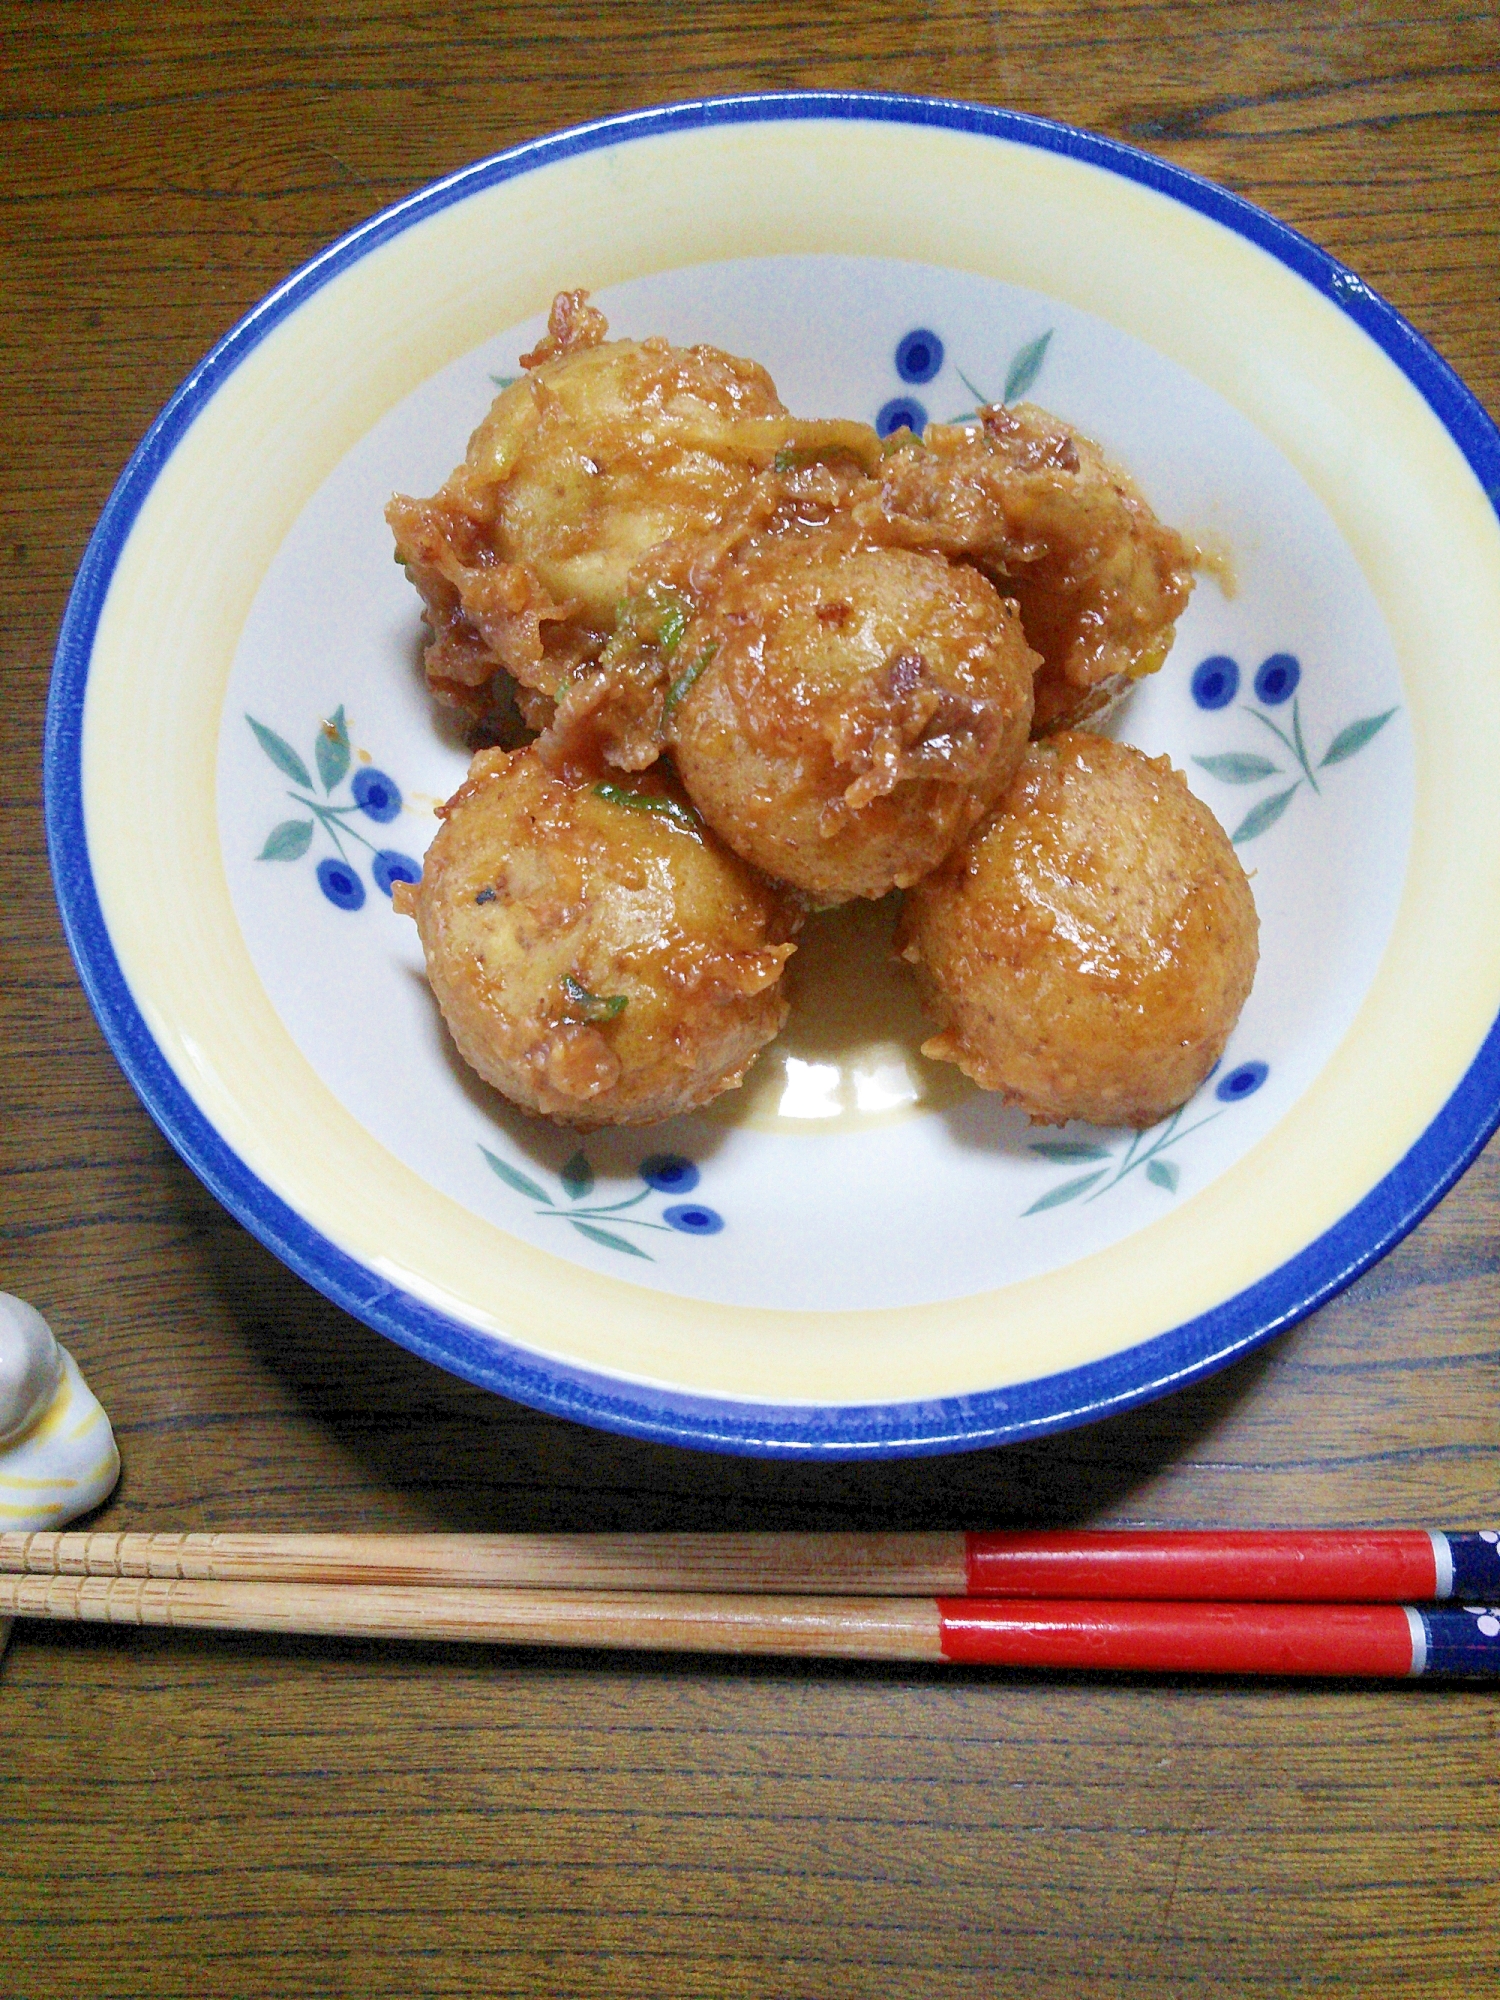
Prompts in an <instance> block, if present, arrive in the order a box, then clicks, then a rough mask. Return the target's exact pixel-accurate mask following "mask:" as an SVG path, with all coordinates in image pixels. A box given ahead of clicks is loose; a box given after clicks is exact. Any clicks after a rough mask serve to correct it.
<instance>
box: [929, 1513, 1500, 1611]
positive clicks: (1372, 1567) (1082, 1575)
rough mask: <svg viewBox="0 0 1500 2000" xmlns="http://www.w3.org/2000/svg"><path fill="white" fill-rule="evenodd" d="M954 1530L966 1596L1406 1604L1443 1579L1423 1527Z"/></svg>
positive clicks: (1435, 1544)
mask: <svg viewBox="0 0 1500 2000" xmlns="http://www.w3.org/2000/svg"><path fill="white" fill-rule="evenodd" d="M1462 1539H1463V1540H1464V1541H1466V1542H1467V1541H1469V1540H1471V1539H1473V1540H1478V1539H1479V1538H1478V1537H1469V1536H1465V1537H1463V1538H1462ZM964 1540H965V1545H966V1554H967V1568H968V1582H967V1589H968V1594H969V1596H970V1597H1073V1598H1081V1597H1128V1598H1171V1599H1174V1600H1178V1601H1181V1600H1183V1599H1187V1598H1204V1599H1209V1600H1212V1601H1216V1602H1220V1603H1228V1602H1232V1601H1242V1602H1248V1601H1250V1600H1254V1599H1262V1598H1263V1599H1268V1600H1272V1601H1281V1602H1293V1603H1296V1602H1300V1603H1318V1602H1321V1603H1328V1604H1355V1603H1360V1602H1366V1603H1388V1604H1406V1603H1411V1602H1413V1601H1416V1602H1424V1601H1426V1600H1429V1599H1431V1598H1434V1597H1446V1596H1447V1595H1448V1594H1449V1592H1450V1591H1451V1590H1452V1588H1453V1563H1452V1561H1451V1559H1450V1558H1449V1557H1448V1543H1449V1537H1447V1536H1445V1535H1432V1534H1429V1533H1428V1532H1427V1531H1426V1529H1422V1528H1385V1529H1382V1528H1362V1529H1348V1530H1345V1529H1318V1530H1307V1529H1303V1530H1300V1531H1298V1530H1280V1529H1238V1530H1228V1529H1214V1530H1196V1529H1180V1530H1176V1531H1168V1532H1152V1531H1147V1530H1141V1531H1136V1530H1133V1529H1110V1528H1104V1529H1094V1530H1083V1531H1078V1530H1061V1529H1056V1530H1054V1529H1039V1530H1036V1531H1033V1532H1031V1533H1025V1534H1003V1533H977V1534H969V1535H966V1536H965V1538H964ZM1485 1552H1486V1553H1488V1550H1486V1551H1485ZM1445 1572H1446V1573H1445Z"/></svg>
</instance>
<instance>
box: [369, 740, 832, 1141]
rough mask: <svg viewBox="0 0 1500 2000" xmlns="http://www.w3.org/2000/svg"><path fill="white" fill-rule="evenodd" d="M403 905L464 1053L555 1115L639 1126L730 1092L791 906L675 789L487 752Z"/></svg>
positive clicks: (531, 1107)
mask: <svg viewBox="0 0 1500 2000" xmlns="http://www.w3.org/2000/svg"><path fill="white" fill-rule="evenodd" d="M442 817H443V820H444V825H443V827H442V829H441V830H440V832H439V833H438V836H437V838H436V840H434V842H433V844H432V846H431V848H430V849H429V850H428V854H427V859H426V862H425V864H424V866H423V870H422V880H421V882H420V883H419V884H416V885H415V886H413V885H406V884H403V885H400V887H399V889H398V894H397V898H396V907H397V908H398V910H400V911H402V912H403V913H404V914H408V915H411V916H414V917H415V918H416V920H417V928H418V930H419V932H420V933H421V938H422V949H423V951H424V952H425V954H426V958H427V977H428V979H429V981H430V983H431V985H432V989H433V992H434V993H435V994H436V996H437V1000H438V1004H439V1006H440V1007H441V1008H442V1012H443V1018H444V1019H445V1020H446V1021H447V1023H448V1027H449V1029H450V1031H451V1032H452V1035H453V1039H454V1041H455V1042H456V1043H457V1045H458V1049H459V1053H460V1054H461V1055H462V1056H463V1058H464V1060H465V1061H466V1062H468V1063H469V1064H471V1065H472V1067H473V1068H474V1069H476V1070H478V1072H479V1074H480V1075H481V1076H482V1077H484V1078H485V1079H486V1081H487V1082H489V1083H492V1084H493V1085H494V1086H495V1087H496V1089H497V1090H500V1091H503V1092H504V1094H505V1095H506V1096H507V1097H509V1098H510V1099H511V1100H512V1101H513V1102H514V1103H516V1104H519V1105H521V1106H522V1107H523V1108H524V1109H526V1110H528V1111H539V1112H542V1113H544V1114H545V1115H546V1116H548V1117H550V1118H555V1119H557V1120H559V1121H560V1122H561V1123H563V1124H566V1125H576V1126H579V1127H582V1128H585V1129H588V1128H592V1127H594V1126H597V1125H632V1124H641V1123H645V1122H647V1121H650V1120H655V1119H659V1118H670V1117H673V1116H675V1115H676V1114H677V1113H678V1112H681V1111H689V1110H692V1109H694V1108H695V1107H696V1106H698V1105H700V1104H706V1103H707V1102H708V1101H709V1099H710V1098H713V1097H717V1096H718V1095H719V1093H720V1092H721V1091H725V1090H729V1089H732V1088H733V1086H734V1085H735V1084H737V1083H738V1082H739V1081H740V1079H741V1077H742V1076H743V1075H744V1073H745V1070H746V1069H747V1068H748V1066H749V1064H750V1061H751V1059H752V1058H753V1056H754V1055H755V1053H756V1051H757V1050H758V1049H760V1048H761V1047H762V1046H763V1044H764V1043H766V1042H768V1041H769V1040H770V1039H771V1037H772V1036H773V1035H774V1034H775V1033H776V1032H777V1030H778V1029H779V1028H780V1026H781V1024H782V1021H783V1020H784V1018H785V1015H786V1002H785V1000H784V998H783V996H782V993H781V990H780V984H779V982H780V978H781V973H782V968H783V966H784V965H785V963H786V961H787V959H788V958H789V957H790V955H791V953H792V950H793V946H792V944H791V943H790V938H791V934H792V932H793V931H794V929H795V928H796V924H797V921H798V916H797V911H796V909H795V907H794V905H793V904H792V903H791V902H790V901H789V900H788V899H786V898H785V897H783V896H782V895H780V894H779V893H778V892H777V891H776V890H775V889H774V888H772V887H771V886H770V885H768V884H766V883H763V882H762V881H760V880H759V879H758V878H757V877H756V876H755V875H754V874H753V873H752V872H751V871H750V870H749V869H747V868H746V867H745V866H744V865H743V863H741V862H739V861H737V860H736V859H735V857H734V856H733V855H732V854H726V853H725V852H724V851H723V850H722V849H721V848H720V847H719V846H718V845H717V843H716V842H715V841H714V840H713V839H712V838H711V836H709V835H707V834H706V833H705V832H704V830H703V828H702V825H701V824H700V822H699V821H698V819H697V816H696V814H694V813H693V812H692V810H691V808H690V807H689V806H688V805H687V804H686V803H685V802H684V800H683V799H682V797H681V795H680V793H676V792H675V791H674V790H672V789H669V787H668V784H667V782H666V780H665V778H664V777H662V776H659V775H654V776H653V780H652V783H651V785H650V787H649V788H648V787H646V786H645V785H639V786H636V787H634V788H630V789H627V788H625V787H623V786H622V787H615V786H613V785H609V784H603V785H570V784H566V783H563V782H562V781H560V780H558V779H556V778H553V777H551V776H549V774H548V773H547V772H546V771H545V770H544V769H543V767H542V765H541V763H540V761H539V759H538V757H537V754H536V752H535V750H534V749H526V750H518V751H512V752H506V751H503V750H485V751H481V752H480V753H479V755H478V756H477V757H476V758H475V759H474V762H473V764H472V766H471V767H470V771H469V776H468V779H467V781H466V782H465V783H464V784H463V786H461V787H460V789H459V790H458V791H457V792H456V793H455V794H454V796H453V797H452V798H451V799H450V800H449V801H448V803H447V805H446V806H444V807H443V808H442Z"/></svg>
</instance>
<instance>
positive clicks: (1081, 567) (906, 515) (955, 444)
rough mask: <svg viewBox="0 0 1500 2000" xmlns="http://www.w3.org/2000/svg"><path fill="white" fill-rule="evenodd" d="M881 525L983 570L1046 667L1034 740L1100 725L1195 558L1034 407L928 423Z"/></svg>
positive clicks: (893, 480) (1149, 655)
mask: <svg viewBox="0 0 1500 2000" xmlns="http://www.w3.org/2000/svg"><path fill="white" fill-rule="evenodd" d="M864 511H865V512H866V514H867V515H868V516H869V518H870V521H871V523H872V524H873V522H874V520H875V519H876V518H879V519H880V520H881V521H882V522H883V523H884V524H885V526H886V527H887V528H888V529H889V530H890V531H891V532H893V533H895V534H897V535H898V536H899V537H900V538H901V540H902V541H903V542H905V543H906V544H907V545H908V546H913V547H919V548H929V547H930V548H936V549H940V550H942V551H943V553H945V554H947V555H950V556H963V557H967V558H970V559H971V560H974V561H978V562H979V563H981V564H982V565H983V567H984V568H985V570H986V571H987V572H988V573H989V574H990V575H991V576H993V577H994V579H995V581H996V582H997V583H998V584H999V586H1000V588H1001V589H1002V590H1003V591H1004V592H1005V593H1006V595H1007V596H1010V597H1014V598H1015V599H1016V601H1017V603H1018V604H1019V606H1020V611H1021V623H1022V625H1023V626H1024V627H1025V630H1026V637H1027V639H1028V640H1029V641H1030V642H1031V644H1032V645H1033V646H1035V647H1036V649H1037V651H1038V652H1039V653H1040V654H1041V655H1042V661H1043V664H1042V668H1041V671H1040V672H1039V673H1038V675H1037V677H1036V709H1035V720H1034V722H1033V725H1032V727H1033V730H1034V732H1035V733H1036V734H1037V735H1042V734H1044V733H1046V732H1047V731H1049V730H1052V729H1063V728H1070V727H1072V726H1074V725H1075V724H1077V723H1079V722H1082V721H1083V720H1084V719H1085V718H1088V717H1093V718H1095V719H1098V718H1099V717H1101V716H1102V715H1103V714H1105V713H1106V712H1107V710H1108V709H1109V708H1110V707H1112V706H1113V704H1114V703H1115V702H1116V701H1117V700H1118V699H1119V697H1120V696H1121V695H1122V694H1123V693H1124V692H1125V691H1126V690H1127V689H1128V688H1129V687H1130V685H1131V683H1132V682H1133V681H1136V680H1139V679H1140V678H1141V677H1142V676H1143V675H1145V674H1149V673H1154V672H1155V671H1156V669H1157V668H1158V667H1159V666H1160V665H1161V664H1162V662H1163V661H1164V660H1165V659H1166V657H1167V654H1168V652H1169V651H1170V650H1171V645H1172V639H1173V635H1174V632H1175V630H1176V621H1177V619H1178V618H1179V617H1180V616H1181V614H1182V612H1183V611H1184V609H1185V608H1186V606H1187V601H1188V596H1189V593H1190V592H1191V590H1192V584H1193V552H1192V551H1191V550H1190V549H1189V548H1188V547H1187V545H1186V543H1184V541H1183V540H1182V538H1181V536H1180V535H1178V534H1177V533H1175V531H1174V530H1173V529H1171V528H1168V527H1166V526H1165V525H1164V524H1163V523H1162V522H1161V521H1159V520H1158V519H1157V518H1156V516H1155V514H1154V513H1153V512H1152V511H1151V508H1150V507H1149V506H1148V505H1147V503H1146V501H1145V499H1144V498H1143V497H1142V495H1141V493H1140V492H1139V490H1138V489H1137V488H1136V486H1135V484H1134V483H1133V481H1132V480H1131V479H1130V477H1129V475H1128V474H1126V473H1124V472H1122V471H1121V470H1120V469H1119V468H1118V467H1117V466H1113V465H1111V464H1110V463H1109V461H1108V460H1107V459H1106V458H1105V456H1104V454H1103V453H1102V452H1101V451H1100V449H1099V447H1098V446H1097V445H1096V444H1093V443H1091V442H1090V440H1089V439H1087V438H1085V437H1082V436H1080V435H1079V434H1078V433H1077V432H1075V431H1072V430H1070V429H1069V428H1068V426H1067V425H1066V424H1064V423H1063V422H1061V421H1060V420H1059V419H1058V418H1056V417H1053V416H1050V415H1049V414H1048V413H1047V411H1045V410H1041V409H1038V408H1036V407H1035V406H1034V405H1032V404H1027V403H1022V404H1019V405H1017V406H1016V407H1015V408H1014V409H1005V408H1002V407H999V406H996V407H995V408H992V409H987V410H984V411H982V412H981V422H980V423H979V424H978V425H975V426H971V427H965V428H956V427H953V426H949V425H942V424H933V425H932V426H930V427H929V429H928V430H927V432H926V434H925V438H924V440H923V442H922V443H921V444H920V445H918V444H917V443H915V442H913V443H912V444H909V445H907V446H906V447H905V448H904V449H901V450H898V451H896V452H894V453H893V454H892V455H891V457H890V458H889V460H888V461H887V464H886V467H885V471H884V473H883V476H882V480H881V491H880V500H879V504H878V507H876V506H874V505H870V504H868V503H867V505H866V508H865V510H864Z"/></svg>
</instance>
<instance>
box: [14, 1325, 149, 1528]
mask: <svg viewBox="0 0 1500 2000" xmlns="http://www.w3.org/2000/svg"><path fill="white" fill-rule="evenodd" d="M119 1476H120V1454H119V1452H118V1451H117V1450H116V1448H115V1437H114V1432H113V1431H112V1430H111V1429H110V1424H109V1418H108V1417H107V1416H106V1415H105V1414H104V1410H103V1407H102V1406H101V1404H100V1403H99V1400H98V1398H97V1397H96V1396H95V1395H94V1393H93V1391H92V1390H91V1389H90V1388H89V1386H88V1384H87V1383H86V1382H85V1381H84V1379H83V1377H82V1375H80V1374H79V1372H78V1364H77V1362H76V1361H75V1360H74V1359H73V1357H72V1355H71V1354H69V1353H68V1351H67V1349H66V1348H65V1347H59V1346H58V1344H57V1341H56V1339H55V1338H54V1337H53V1333H52V1329H51V1327H50V1326H48V1324H47V1322H46V1321H45V1320H44V1319H43V1318H42V1316H41V1314H40V1313H39V1312H38V1311H37V1310H36V1308H35V1307H34V1306H29V1305H27V1303H26V1301H25V1300H24V1299H17V1298H12V1297H11V1295H10V1294H9V1293H8V1292H0V1528H19V1529H23V1530H25V1529H30V1528H60V1527H62V1526H63V1525H64V1524H65V1523H66V1522H68V1521H71V1520H73V1519H74V1518H75V1517H76V1516H77V1515H79V1514H86V1513H87V1512H88V1511H89V1509H90V1508H91V1507H97V1506H98V1505H99V1503H100V1501H101V1500H104V1499H106V1498H107V1497H108V1496H109V1495H110V1494H111V1493H112V1492H113V1491H114V1487H115V1481H116V1480H117V1479H118V1478H119Z"/></svg>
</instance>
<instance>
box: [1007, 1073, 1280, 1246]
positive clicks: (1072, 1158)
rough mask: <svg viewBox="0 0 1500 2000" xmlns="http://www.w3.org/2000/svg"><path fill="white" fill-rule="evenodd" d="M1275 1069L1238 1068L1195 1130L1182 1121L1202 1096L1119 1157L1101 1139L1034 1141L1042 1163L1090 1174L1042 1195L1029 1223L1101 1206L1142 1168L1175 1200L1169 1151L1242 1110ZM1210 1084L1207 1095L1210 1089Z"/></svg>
mask: <svg viewBox="0 0 1500 2000" xmlns="http://www.w3.org/2000/svg"><path fill="white" fill-rule="evenodd" d="M1220 1067H1221V1065H1215V1067H1214V1069H1213V1070H1212V1071H1210V1073H1209V1082H1210V1083H1212V1082H1213V1078H1214V1077H1215V1076H1217V1075H1218V1072H1219V1068H1220ZM1270 1073H1271V1072H1270V1067H1269V1065H1268V1064H1266V1063H1263V1062H1242V1063H1237V1064H1236V1065H1235V1067H1234V1068H1233V1069H1232V1070H1230V1072H1229V1074H1228V1075H1227V1076H1224V1077H1221V1078H1220V1080H1219V1082H1218V1083H1217V1084H1214V1091H1213V1094H1214V1097H1215V1098H1216V1099H1217V1100H1218V1105H1219V1108H1218V1109H1217V1110H1216V1111H1209V1112H1207V1113H1206V1114H1205V1115H1204V1116H1203V1117H1202V1118H1197V1119H1195V1120H1194V1121H1193V1123H1192V1124H1191V1125H1184V1124H1183V1122H1182V1121H1183V1119H1184V1117H1185V1116H1186V1115H1187V1113H1188V1111H1189V1110H1190V1109H1191V1107H1192V1106H1193V1105H1195V1104H1198V1103H1200V1102H1201V1101H1202V1097H1203V1092H1202V1091H1200V1092H1199V1093H1198V1096H1197V1097H1194V1098H1192V1099H1190V1100H1189V1102H1188V1103H1187V1104H1182V1105H1179V1106H1178V1108H1177V1109H1176V1110H1175V1111H1174V1112H1173V1113H1172V1115H1171V1117H1170V1118H1166V1119H1163V1120H1162V1122H1161V1123H1160V1124H1159V1125H1153V1126H1152V1127H1151V1128H1150V1129H1149V1130H1148V1131H1145V1132H1132V1133H1131V1135H1130V1138H1129V1141H1128V1142H1127V1144H1126V1146H1125V1149H1124V1151H1123V1152H1117V1150H1116V1146H1117V1142H1116V1143H1115V1144H1109V1145H1106V1144H1104V1143H1102V1142H1101V1141H1099V1140H1096V1139H1034V1140H1033V1141H1032V1142H1031V1144H1030V1146H1029V1147H1028V1149H1027V1150H1028V1151H1029V1152H1032V1153H1035V1154H1036V1155H1037V1157H1038V1158H1039V1159H1043V1160H1048V1161H1050V1162H1051V1163H1052V1164H1053V1165H1054V1166H1063V1165H1068V1166H1073V1165H1078V1164H1086V1165H1088V1167H1089V1171H1088V1172H1087V1173H1084V1174H1075V1175H1073V1176H1072V1177H1071V1178H1070V1179H1068V1180H1065V1181H1059V1182H1058V1184H1057V1185H1056V1186H1055V1187H1051V1188H1049V1189H1048V1190H1047V1192H1046V1193H1045V1194H1043V1195H1039V1196H1038V1197H1037V1199H1036V1200H1035V1201H1034V1202H1033V1203H1032V1204H1031V1206H1030V1208H1026V1209H1022V1211H1021V1214H1022V1217H1023V1219H1024V1217H1026V1216H1028V1215H1040V1214H1042V1213H1043V1212H1044V1211H1045V1210H1047V1209H1049V1208H1061V1207H1062V1206H1063V1205H1064V1204H1065V1203H1066V1202H1070V1201H1079V1200H1083V1199H1087V1200H1089V1201H1097V1200H1098V1199H1099V1197H1100V1195H1104V1194H1109V1193H1110V1192H1111V1190H1112V1189H1114V1188H1117V1187H1118V1186H1119V1185H1120V1182H1121V1181H1123V1180H1124V1179H1125V1178H1126V1176H1127V1175H1129V1174H1133V1173H1134V1172H1135V1171H1136V1169H1137V1168H1143V1169H1144V1170H1145V1175H1146V1179H1147V1180H1148V1181H1150V1183H1151V1185H1152V1186H1153V1187H1155V1188H1160V1189H1161V1191H1162V1193H1163V1194H1167V1195H1173V1194H1176V1192H1177V1188H1178V1184H1179V1182H1180V1181H1181V1178H1182V1169H1181V1167H1180V1166H1179V1165H1178V1163H1177V1161H1176V1160H1169V1159H1167V1158H1166V1157H1165V1155H1166V1153H1167V1151H1168V1149H1169V1148H1170V1147H1173V1146H1176V1145H1178V1144H1179V1143H1180V1142H1181V1141H1182V1140H1183V1139H1186V1138H1187V1137H1188V1135H1189V1134H1190V1133H1193V1132H1199V1131H1201V1130H1202V1129H1203V1127H1204V1126H1205V1125H1212V1124H1213V1122H1214V1120H1215V1119H1216V1118H1222V1117H1223V1116H1224V1112H1225V1110H1226V1108H1227V1107H1228V1106H1229V1105H1231V1104H1240V1103H1243V1101H1244V1100H1245V1099H1246V1098H1247V1097H1253V1096H1254V1095H1255V1093H1256V1091H1257V1090H1259V1089H1260V1087H1261V1085H1262V1084H1263V1083H1264V1082H1265V1080H1266V1078H1267V1077H1268V1076H1269V1075H1270ZM1207 1087H1208V1086H1207V1084H1205V1085H1204V1089H1207Z"/></svg>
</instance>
